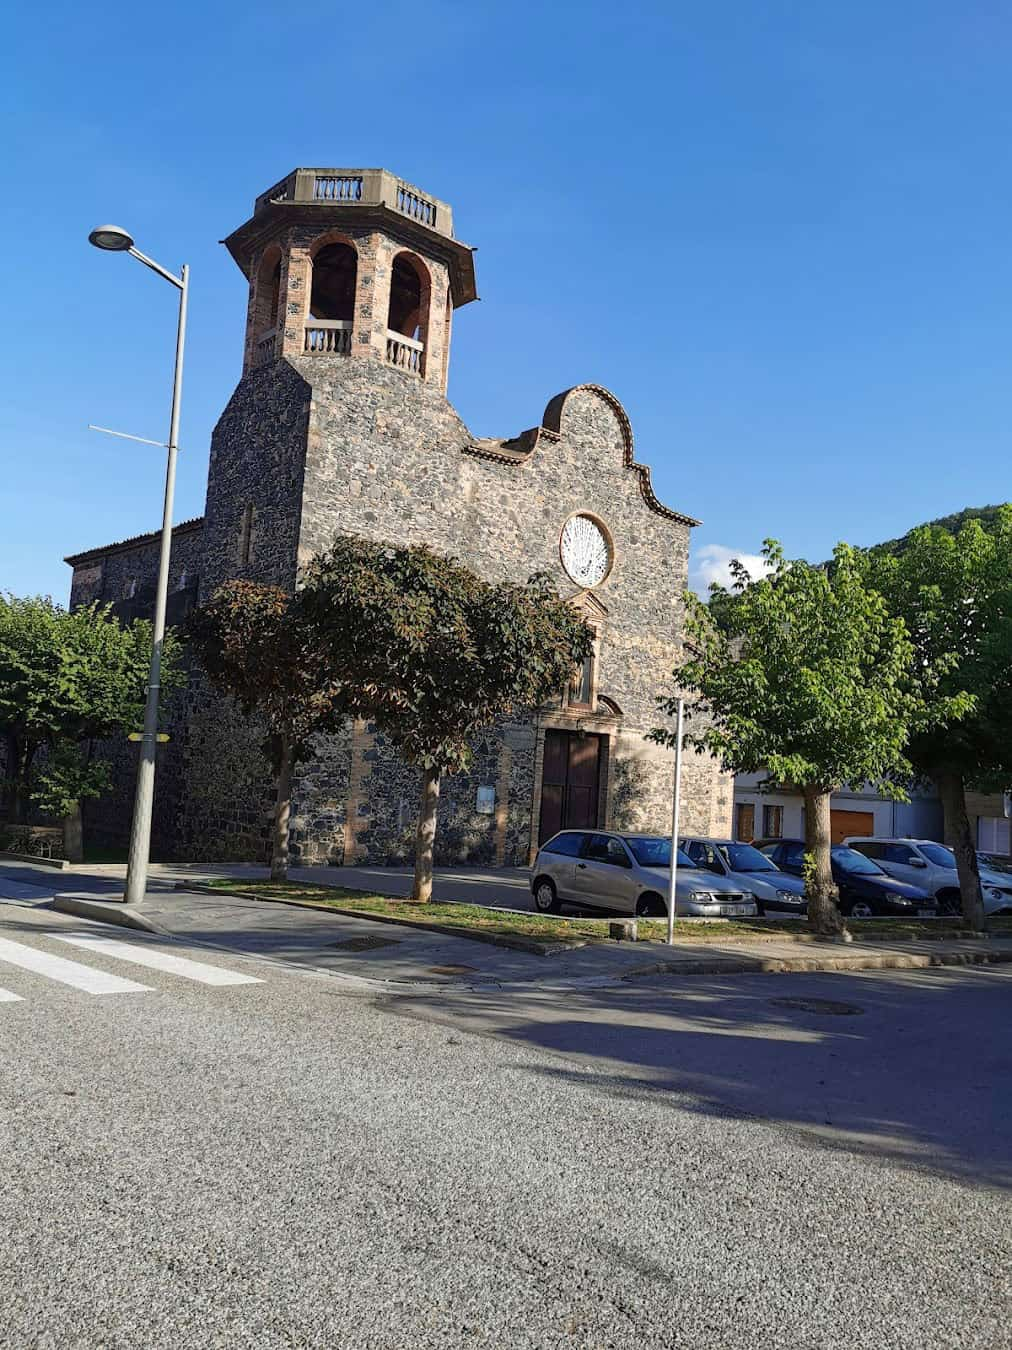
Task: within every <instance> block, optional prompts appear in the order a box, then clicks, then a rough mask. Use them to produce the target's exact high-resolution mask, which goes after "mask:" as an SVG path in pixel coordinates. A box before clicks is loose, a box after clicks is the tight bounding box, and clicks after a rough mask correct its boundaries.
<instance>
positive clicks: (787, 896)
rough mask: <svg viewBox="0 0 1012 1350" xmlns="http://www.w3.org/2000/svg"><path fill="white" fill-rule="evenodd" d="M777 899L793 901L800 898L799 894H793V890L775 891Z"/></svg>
mask: <svg viewBox="0 0 1012 1350" xmlns="http://www.w3.org/2000/svg"><path fill="white" fill-rule="evenodd" d="M777 899H778V900H790V901H791V902H792V903H793V902H794V901H797V900H800V899H801V896H800V895H795V894H794V892H793V891H777Z"/></svg>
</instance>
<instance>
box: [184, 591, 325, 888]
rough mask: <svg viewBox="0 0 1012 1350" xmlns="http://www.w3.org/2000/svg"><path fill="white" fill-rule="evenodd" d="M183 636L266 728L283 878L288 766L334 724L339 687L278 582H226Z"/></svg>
mask: <svg viewBox="0 0 1012 1350" xmlns="http://www.w3.org/2000/svg"><path fill="white" fill-rule="evenodd" d="M184 631H185V637H186V639H187V641H188V642H189V643H190V644H191V646H192V647H193V649H194V651H195V653H196V655H197V657H198V659H199V661H200V663H201V665H202V666H203V667H204V669H205V670H206V671H207V674H208V676H209V677H210V679H211V681H212V682H213V683H214V684H215V685H217V686H218V687H219V688H220V689H222V690H223V691H224V692H225V693H227V694H230V695H231V696H232V698H234V699H235V701H236V702H237V703H238V704H239V706H240V708H242V710H243V712H244V713H245V714H246V715H247V716H256V717H258V718H259V719H260V720H261V722H262V723H263V725H264V726H265V728H266V730H267V735H266V738H265V740H264V743H263V751H264V754H265V756H266V757H267V760H268V762H269V763H270V766H271V772H272V773H273V776H274V784H275V806H274V845H273V849H272V852H271V879H272V880H274V881H284V880H285V879H286V878H287V876H288V829H289V821H290V819H291V807H292V771H293V769H294V767H295V765H296V764H298V763H302V762H304V761H306V760H309V759H311V758H312V757H313V755H314V753H315V751H314V746H313V737H314V736H315V735H316V734H317V733H318V732H324V731H328V730H334V729H336V727H337V726H338V725H339V722H340V705H339V702H338V686H337V683H336V682H335V680H334V678H333V676H332V674H331V671H330V668H329V667H328V666H327V664H326V663H325V661H324V660H323V659H322V657H321V653H320V652H319V650H318V648H317V647H316V646H315V645H314V643H315V638H316V632H315V630H314V629H311V628H310V627H309V626H308V625H307V624H306V623H305V621H304V617H303V613H302V609H301V606H300V604H299V603H298V597H295V598H293V597H292V596H290V595H289V594H288V593H287V592H285V591H283V590H281V589H280V587H277V586H262V585H259V584H257V583H255V582H251V581H230V582H227V583H226V584H225V585H224V586H222V587H221V589H220V590H219V591H218V592H217V593H216V594H215V595H214V596H213V598H212V599H211V600H210V602H209V603H208V604H206V605H204V606H203V607H202V608H200V609H197V610H194V612H193V613H192V614H191V615H190V617H189V619H188V620H187V623H186V628H185V630H184Z"/></svg>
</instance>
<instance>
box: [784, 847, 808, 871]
mask: <svg viewBox="0 0 1012 1350" xmlns="http://www.w3.org/2000/svg"><path fill="white" fill-rule="evenodd" d="M784 862H785V863H787V864H788V865H789V866H791V867H802V866H804V862H805V846H804V844H785V845H784Z"/></svg>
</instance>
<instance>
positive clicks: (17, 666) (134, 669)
mask: <svg viewBox="0 0 1012 1350" xmlns="http://www.w3.org/2000/svg"><path fill="white" fill-rule="evenodd" d="M150 660H151V625H150V624H148V623H145V622H142V621H137V622H135V623H133V624H130V625H129V626H128V627H123V626H122V625H121V624H120V623H119V621H118V620H117V619H116V618H115V616H114V615H113V613H112V609H111V606H108V605H105V606H102V605H86V606H82V607H81V608H80V609H75V610H71V611H68V610H65V609H63V608H62V607H61V606H60V605H57V604H54V602H53V601H52V600H51V599H48V598H44V597H41V596H35V597H28V598H18V597H16V596H13V595H9V594H7V595H0V738H2V740H3V743H4V795H5V798H6V799H7V803H8V806H9V809H10V811H11V814H12V815H13V817H14V819H15V820H19V821H20V820H24V819H25V818H26V817H27V815H28V812H29V805H30V802H31V800H32V786H33V784H32V777H33V770H34V767H35V764H36V762H37V758H38V756H39V752H40V751H41V750H43V748H45V756H46V759H47V762H49V763H50V764H52V765H55V764H56V763H57V762H59V763H61V764H63V765H64V766H66V765H68V764H69V763H70V762H71V760H73V759H74V757H75V754H76V750H75V747H79V746H81V745H82V744H83V743H84V742H85V741H88V740H92V739H94V740H104V739H106V738H108V737H110V736H113V735H116V734H118V733H121V732H125V731H133V730H134V729H135V728H137V727H139V726H140V725H141V721H142V719H143V715H144V698H145V694H146V690H147V678H148V666H149V663H150ZM181 678H182V676H181V672H180V667H179V653H178V644H176V642H175V641H174V639H173V638H172V636H171V635H169V637H168V638H167V641H166V649H165V654H164V656H163V675H162V687H163V689H167V690H170V689H172V688H173V687H175V686H177V685H178V684H179V683H180V681H181ZM89 772H91V771H89ZM94 772H96V773H98V772H99V771H98V770H95V771H94ZM69 781H70V779H69V778H68V777H66V776H65V784H66V783H68V782H69ZM81 781H82V782H84V781H85V780H84V779H82V780H81ZM92 781H93V782H97V781H98V780H97V779H93V780H92ZM64 800H66V798H65V797H64Z"/></svg>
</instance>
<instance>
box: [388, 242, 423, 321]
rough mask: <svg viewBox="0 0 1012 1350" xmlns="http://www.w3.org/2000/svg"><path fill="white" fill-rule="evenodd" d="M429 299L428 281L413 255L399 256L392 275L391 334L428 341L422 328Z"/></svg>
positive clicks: (401, 254)
mask: <svg viewBox="0 0 1012 1350" xmlns="http://www.w3.org/2000/svg"><path fill="white" fill-rule="evenodd" d="M427 300H428V278H427V277H426V278H424V279H423V276H422V273H421V269H420V267H419V265H418V264H416V262H415V260H414V259H413V258H412V257H411V255H410V253H398V255H397V257H396V258H395V259H394V265H393V267H392V268H391V272H390V308H389V311H388V313H387V328H389V329H390V331H391V333H400V334H402V336H404V337H409V338H415V339H417V340H418V341H419V342H424V341H425V335H424V333H423V332H422V327H423V326H424V323H425V315H424V312H423V311H424V309H425V308H426V303H427Z"/></svg>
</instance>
